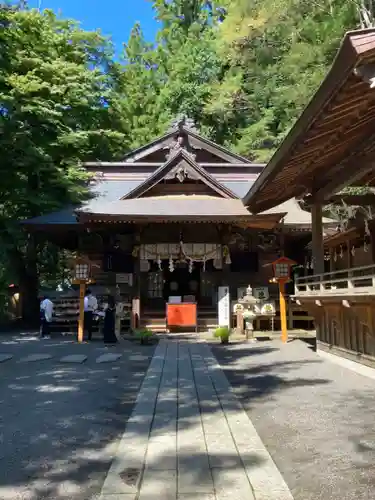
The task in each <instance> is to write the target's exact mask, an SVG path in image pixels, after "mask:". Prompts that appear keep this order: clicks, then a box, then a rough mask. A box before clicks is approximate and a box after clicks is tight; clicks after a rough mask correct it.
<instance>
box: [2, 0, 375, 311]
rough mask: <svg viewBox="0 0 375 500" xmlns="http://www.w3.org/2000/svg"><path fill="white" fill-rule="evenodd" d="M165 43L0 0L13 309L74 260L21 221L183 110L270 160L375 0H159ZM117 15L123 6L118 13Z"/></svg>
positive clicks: (7, 275)
mask: <svg viewBox="0 0 375 500" xmlns="http://www.w3.org/2000/svg"><path fill="white" fill-rule="evenodd" d="M153 5H154V9H155V15H156V17H157V19H158V21H159V26H160V29H159V31H158V33H157V36H156V39H155V40H154V41H153V42H148V41H146V40H145V38H144V37H143V34H142V27H141V26H140V25H139V24H137V25H135V26H134V28H133V30H132V32H131V34H130V37H129V39H128V40H127V41H126V42H125V43H124V49H123V53H122V54H121V57H120V58H118V57H117V58H116V57H115V56H114V49H113V46H112V44H111V41H110V40H109V39H108V38H106V37H104V36H102V34H101V33H100V32H87V31H83V30H82V29H80V27H79V25H78V23H77V22H76V21H74V20H68V19H61V18H58V17H56V15H55V14H54V13H53V12H51V11H48V10H45V11H41V12H40V11H38V10H36V9H29V8H28V6H27V2H25V1H21V2H12V1H7V2H0V317H1V315H4V313H5V310H6V305H7V301H8V296H9V293H8V290H9V285H11V284H16V285H19V287H20V290H21V293H23V295H24V304H25V306H24V310H23V316H24V318H25V319H26V320H27V319H30V318H31V316H32V314H33V307H31V304H32V303H35V298H36V296H37V293H38V288H39V286H46V285H49V286H54V287H56V285H57V284H59V283H61V281H62V280H63V276H64V275H65V273H66V266H67V262H66V255H65V253H64V252H62V251H61V250H59V249H58V248H56V247H54V246H53V245H51V244H50V243H47V242H45V241H38V242H36V243H35V241H33V240H32V239H31V238H29V237H28V236H27V234H25V232H24V231H23V230H22V228H21V227H20V225H19V221H20V220H24V219H28V218H31V217H35V216H38V215H42V214H45V213H48V212H50V211H53V210H58V209H60V208H63V207H65V206H67V205H69V204H72V203H78V202H80V201H82V200H83V199H84V198H85V197H86V196H87V188H86V187H85V186H86V185H87V183H85V181H86V180H87V179H86V173H85V171H84V169H83V168H82V166H81V165H82V162H84V161H89V160H95V159H100V160H114V159H117V158H119V157H121V155H123V154H124V153H126V152H127V151H129V150H131V149H133V148H135V147H137V146H140V145H142V144H145V143H147V142H148V141H150V140H152V139H154V138H155V137H157V136H160V135H162V134H163V133H164V132H165V131H166V130H167V129H168V128H169V126H170V124H171V121H172V120H173V119H175V118H176V117H177V116H179V115H182V114H185V115H187V116H189V117H190V118H192V119H193V120H194V121H195V124H196V126H197V128H198V130H199V132H200V133H201V134H202V135H205V136H207V137H209V138H210V139H212V140H213V141H215V142H218V143H219V144H222V145H224V146H227V147H229V148H230V149H233V150H235V151H237V152H238V153H240V154H242V155H244V156H245V157H247V158H249V159H251V160H253V161H260V162H264V161H267V160H268V159H269V158H270V157H271V156H272V153H273V152H274V151H275V149H276V148H277V146H278V145H279V144H280V142H281V141H282V139H283V137H285V135H286V134H287V132H288V131H289V129H290V127H291V126H292V125H293V123H294V121H295V120H296V118H297V117H298V116H299V115H300V113H301V111H302V110H303V108H304V107H305V106H306V104H307V103H308V101H309V99H310V98H311V96H312V95H313V93H314V92H315V91H316V89H317V87H318V86H319V84H320V82H321V80H322V79H323V77H324V75H325V73H326V72H327V70H328V68H329V66H330V64H331V63H332V61H333V58H334V56H335V53H336V51H337V49H338V47H339V44H340V41H341V39H342V37H343V35H344V34H345V32H346V31H348V30H350V29H356V28H359V27H370V26H373V25H374V18H375V2H374V1H373V0H221V1H220V2H213V1H208V0H169V1H166V0H155V1H154V2H153ZM113 15H116V13H115V12H114V13H113Z"/></svg>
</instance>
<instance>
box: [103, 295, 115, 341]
mask: <svg viewBox="0 0 375 500" xmlns="http://www.w3.org/2000/svg"><path fill="white" fill-rule="evenodd" d="M115 323H116V302H115V299H114V297H113V296H112V295H110V296H109V297H108V306H107V309H106V310H105V316H104V326H103V338H104V343H105V344H116V342H117V337H116V334H115Z"/></svg>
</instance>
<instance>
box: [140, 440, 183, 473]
mask: <svg viewBox="0 0 375 500" xmlns="http://www.w3.org/2000/svg"><path fill="white" fill-rule="evenodd" d="M146 467H149V468H152V469H154V470H174V471H175V470H176V469H177V456H176V441H175V440H170V441H169V440H167V438H164V440H160V441H157V440H154V441H153V442H149V444H148V448H147V456H146Z"/></svg>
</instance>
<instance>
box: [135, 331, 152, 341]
mask: <svg viewBox="0 0 375 500" xmlns="http://www.w3.org/2000/svg"><path fill="white" fill-rule="evenodd" d="M135 336H136V338H137V339H139V340H140V341H141V342H144V341H146V342H147V341H148V340H150V339H151V337H152V331H151V330H147V328H140V329H139V330H136V331H135Z"/></svg>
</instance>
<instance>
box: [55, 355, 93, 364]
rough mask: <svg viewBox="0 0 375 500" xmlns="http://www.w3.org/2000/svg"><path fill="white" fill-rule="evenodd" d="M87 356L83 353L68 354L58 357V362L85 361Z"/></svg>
mask: <svg viewBox="0 0 375 500" xmlns="http://www.w3.org/2000/svg"><path fill="white" fill-rule="evenodd" d="M86 359H87V356H85V355H84V354H70V355H69V356H63V357H62V358H61V359H60V363H76V364H80V363H83V362H84V361H86Z"/></svg>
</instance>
